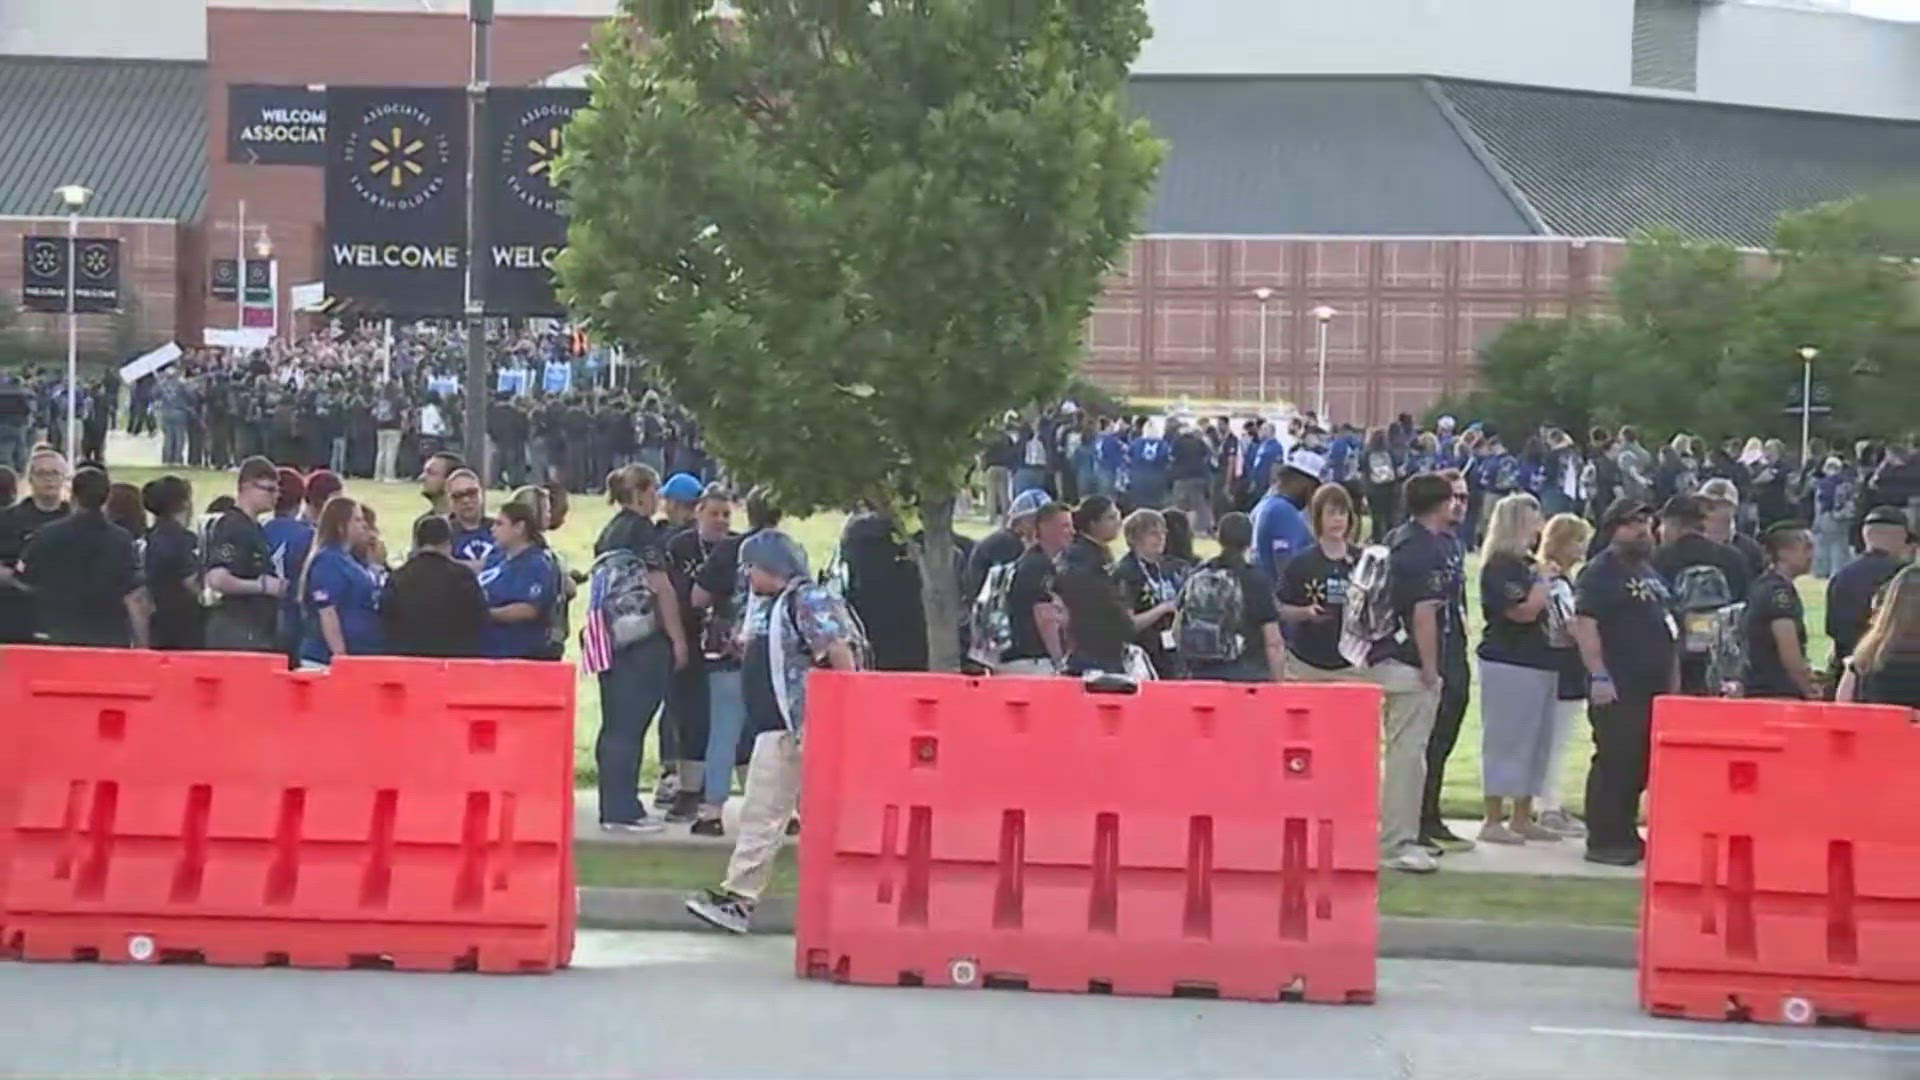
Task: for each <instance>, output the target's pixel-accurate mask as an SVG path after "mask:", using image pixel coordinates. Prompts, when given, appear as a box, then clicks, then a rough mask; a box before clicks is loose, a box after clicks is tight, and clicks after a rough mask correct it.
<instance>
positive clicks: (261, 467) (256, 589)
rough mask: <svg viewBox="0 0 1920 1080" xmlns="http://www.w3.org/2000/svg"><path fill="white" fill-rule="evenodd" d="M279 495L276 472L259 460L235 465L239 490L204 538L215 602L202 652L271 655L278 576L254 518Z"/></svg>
mask: <svg viewBox="0 0 1920 1080" xmlns="http://www.w3.org/2000/svg"><path fill="white" fill-rule="evenodd" d="M279 496H280V476H279V471H278V470H276V469H275V468H274V466H273V462H271V461H268V460H267V459H266V458H263V457H251V458H248V459H247V460H245V461H243V462H241V463H240V480H239V491H238V492H237V493H236V494H235V495H234V500H233V502H234V504H233V506H232V507H231V508H230V509H228V510H227V511H225V512H224V513H222V514H221V515H220V517H219V519H218V520H216V521H215V522H214V524H213V528H212V529H211V530H209V532H208V534H207V546H206V551H205V552H204V553H203V555H204V563H205V570H206V583H207V587H208V588H209V589H211V590H212V591H213V593H214V595H215V596H217V597H218V598H219V603H218V605H217V606H216V607H214V609H213V612H212V614H211V615H210V616H209V617H208V619H207V648H209V649H217V650H224V651H227V652H273V651H275V649H276V645H275V638H274V632H275V630H276V629H277V627H278V623H279V619H280V604H279V599H280V596H281V595H282V594H283V593H285V592H286V589H287V583H286V580H285V579H284V578H279V577H276V576H274V573H273V549H272V548H270V547H269V546H268V545H267V537H266V534H265V533H263V532H261V531H260V522H259V518H260V515H262V514H267V513H271V512H272V511H273V506H274V503H275V502H277V501H278V500H279Z"/></svg>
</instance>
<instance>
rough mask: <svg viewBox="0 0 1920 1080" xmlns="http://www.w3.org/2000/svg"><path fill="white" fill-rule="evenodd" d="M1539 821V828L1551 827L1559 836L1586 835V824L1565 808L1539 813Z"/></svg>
mask: <svg viewBox="0 0 1920 1080" xmlns="http://www.w3.org/2000/svg"><path fill="white" fill-rule="evenodd" d="M1539 821H1540V827H1541V828H1544V829H1552V830H1553V831H1554V832H1557V833H1559V834H1560V835H1561V836H1585V835H1587V826H1586V825H1585V824H1584V823H1583V822H1581V820H1580V819H1579V818H1577V817H1574V816H1573V815H1572V814H1569V813H1567V812H1566V811H1565V810H1548V811H1547V812H1546V813H1544V814H1541V815H1540V818H1539Z"/></svg>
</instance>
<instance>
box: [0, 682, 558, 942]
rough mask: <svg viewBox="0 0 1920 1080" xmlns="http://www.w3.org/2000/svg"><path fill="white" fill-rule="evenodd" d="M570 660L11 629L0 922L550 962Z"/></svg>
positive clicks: (29, 933) (78, 933)
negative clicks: (177, 649)
mask: <svg viewBox="0 0 1920 1080" xmlns="http://www.w3.org/2000/svg"><path fill="white" fill-rule="evenodd" d="M573 705H574V680H573V672H572V670H571V669H570V668H568V667H566V666H564V665H560V664H537V663H518V662H486V661H433V660H414V659H402V658H371V657H370V658H352V657H349V658H342V659H341V660H340V661H338V662H337V663H336V664H335V665H334V666H333V668H332V670H331V671H328V672H321V673H309V672H288V671H286V670H285V661H284V660H282V659H281V658H279V657H277V656H265V655H245V654H230V653H155V652H137V651H123V650H84V649H42V648H8V649H5V650H0V732H4V740H5V744H6V748H7V752H8V754H9V755H11V756H12V758H13V760H12V761H11V762H10V764H9V765H8V766H7V767H6V768H7V769H8V772H7V774H6V775H4V776H0V781H8V780H9V779H10V782H11V786H12V788H13V794H12V796H11V797H0V799H3V800H4V801H0V813H4V815H5V816H4V817H0V859H3V860H4V864H5V867H6V868H5V869H4V870H0V875H4V876H3V877H0V885H3V886H4V890H3V891H0V943H3V944H4V946H5V948H6V949H7V951H8V952H9V953H10V954H11V955H14V956H17V957H20V958H24V959H29V960H74V959H89V960H102V961H113V962H129V961H131V962H142V961H196V962H205V963H212V964H233V965H278V964H290V965H295V966H302V967H349V966H379V967H398V968H408V969H421V970H459V969H475V970H482V971H503V972H505V971H550V970H552V969H553V968H554V967H555V966H557V965H564V964H565V963H566V960H567V957H568V955H569V952H570V949H571V945H572V942H571V935H572V919H573V905H574V895H573V890H572V883H571V880H570V877H571V860H570V857H569V850H570V845H571V839H572V835H571V834H572V794H573V791H572V787H573V785H572V767H573V736H572V733H573Z"/></svg>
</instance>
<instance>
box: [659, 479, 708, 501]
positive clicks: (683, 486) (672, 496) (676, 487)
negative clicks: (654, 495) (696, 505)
mask: <svg viewBox="0 0 1920 1080" xmlns="http://www.w3.org/2000/svg"><path fill="white" fill-rule="evenodd" d="M705 490H706V486H705V485H703V484H701V483H700V481H699V480H698V479H696V478H695V477H694V475H693V474H692V473H674V474H673V476H672V477H671V478H669V479H668V480H667V482H666V483H664V484H661V485H660V497H661V498H663V499H669V500H672V501H673V502H683V503H690V502H699V501H700V493H701V492H702V491H705Z"/></svg>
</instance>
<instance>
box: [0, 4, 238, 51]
mask: <svg viewBox="0 0 1920 1080" xmlns="http://www.w3.org/2000/svg"><path fill="white" fill-rule="evenodd" d="M0 56H74V57H93V58H105V59H115V60H205V59H206V58H207V4H206V0H0Z"/></svg>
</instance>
